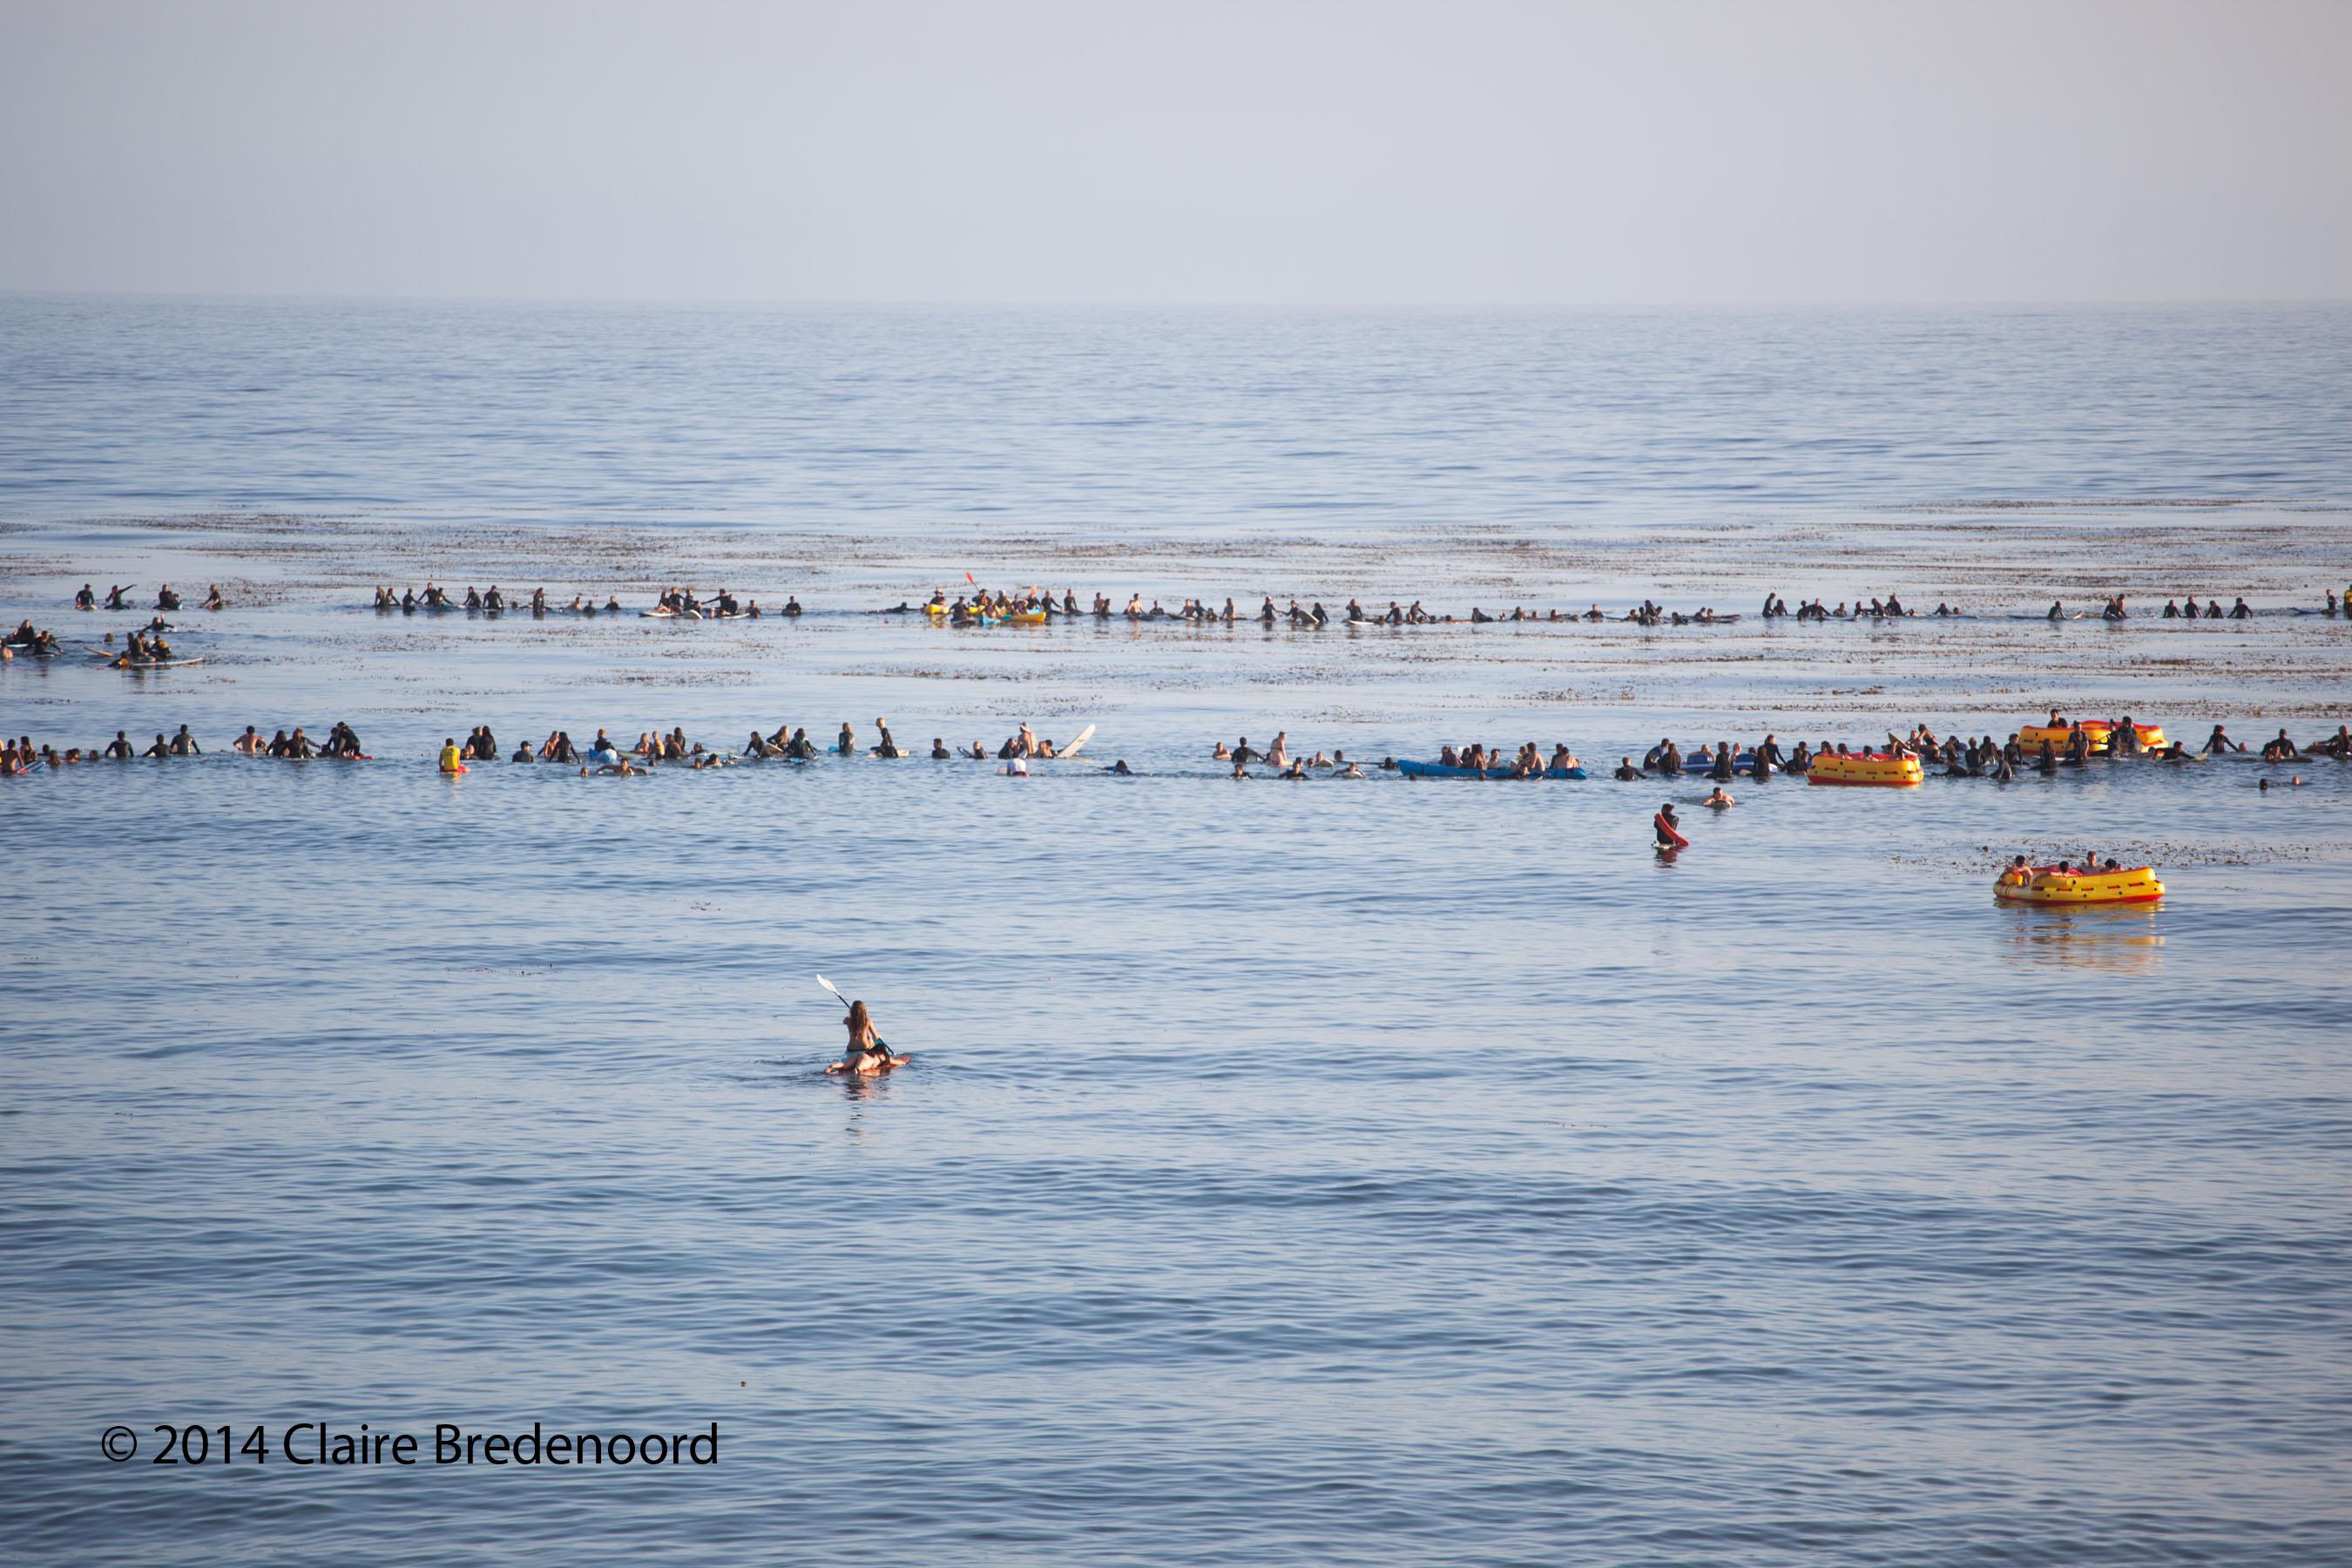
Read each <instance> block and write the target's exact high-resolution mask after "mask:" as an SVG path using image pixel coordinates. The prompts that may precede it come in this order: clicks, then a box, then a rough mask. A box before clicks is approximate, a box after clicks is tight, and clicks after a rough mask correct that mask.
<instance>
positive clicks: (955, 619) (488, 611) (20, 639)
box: [0, 579, 2352, 668]
mask: <svg viewBox="0 0 2352 1568" xmlns="http://www.w3.org/2000/svg"><path fill="white" fill-rule="evenodd" d="M130 594H131V585H130V584H115V585H113V586H111V587H110V588H109V589H108V591H107V592H106V594H105V595H102V596H101V595H100V594H99V593H98V592H97V590H96V588H95V586H94V585H93V584H88V583H85V584H82V586H81V589H80V591H79V593H77V594H76V595H74V599H73V603H74V607H75V608H76V609H79V610H95V609H97V608H99V607H100V605H101V604H103V606H104V607H105V608H107V609H110V610H129V609H136V608H145V607H146V606H143V605H132V604H131V601H130V597H129V595H130ZM225 606H226V599H225V598H224V597H223V596H222V594H221V590H220V586H219V584H210V585H208V587H207V589H206V592H205V597H204V599H203V600H202V601H201V605H200V607H201V608H204V609H206V610H218V609H222V608H224V607H225ZM182 607H183V600H182V598H181V595H179V594H178V593H177V592H175V591H174V590H173V588H172V586H171V585H170V584H164V585H163V587H162V588H160V589H159V590H157V592H156V595H155V600H154V605H153V609H154V611H155V613H156V616H157V619H156V622H155V623H154V624H152V625H151V626H149V627H147V628H146V634H147V636H148V637H150V638H151V639H152V638H154V637H159V636H160V634H161V633H162V632H163V631H165V630H168V629H170V628H169V627H168V626H165V625H164V624H163V622H162V616H163V615H164V614H166V613H169V612H171V611H175V610H178V609H181V608H182ZM374 608H375V609H377V610H379V611H382V612H384V613H387V614H400V615H415V614H418V613H420V612H422V613H435V612H443V611H464V612H467V613H470V614H474V615H480V616H499V615H504V614H506V613H508V612H509V611H512V612H516V613H522V614H529V615H530V616H541V617H543V616H549V615H577V616H599V615H607V616H614V615H621V614H624V613H625V610H624V608H623V605H622V604H621V600H620V598H619V596H618V595H614V594H612V593H609V592H608V593H606V594H605V595H604V596H603V598H602V601H601V602H600V601H599V599H598V597H597V595H594V594H593V593H586V594H583V593H575V594H573V595H572V599H571V602H570V603H569V604H563V605H557V604H552V603H551V602H550V601H549V599H548V596H547V590H546V589H545V588H543V587H540V588H533V589H532V590H531V591H530V595H528V596H527V597H524V598H521V599H520V600H516V599H509V597H508V596H507V595H506V594H505V593H504V592H503V591H502V590H501V589H500V588H499V586H498V584H495V583H493V584H490V585H489V587H488V589H477V588H475V587H474V586H473V585H472V584H467V587H466V589H465V591H464V593H463V594H462V595H460V594H457V593H454V592H452V591H451V590H450V589H448V588H446V587H444V586H442V585H441V584H438V583H436V582H434V581H432V580H430V579H427V580H426V581H425V584H424V586H423V587H422V588H416V587H405V588H401V589H398V590H396V591H395V590H394V588H392V587H391V586H389V585H387V584H378V585H377V586H376V588H375V591H374ZM803 613H804V611H803V606H802V605H801V602H800V599H799V598H798V596H797V595H788V596H787V597H786V599H785V601H784V603H783V605H782V606H781V607H780V608H773V609H771V608H766V607H763V606H762V605H761V604H760V602H759V601H758V600H757V599H754V598H750V597H739V596H738V595H736V594H734V593H733V592H732V591H730V590H729V589H726V588H721V589H719V591H718V592H717V593H715V594H709V595H705V594H701V593H698V591H697V590H696V589H694V588H693V587H692V586H690V585H688V586H671V587H665V588H663V589H662V590H661V592H660V593H659V594H658V595H656V597H655V599H654V602H653V605H652V606H651V607H650V608H647V609H642V610H639V611H638V612H637V614H638V615H639V616H645V617H648V618H657V619H684V620H693V621H702V620H759V619H761V618H764V617H768V616H784V617H787V618H797V617H798V616H801V615H803ZM875 613H876V614H878V615H886V616H896V615H915V614H925V615H928V616H929V617H930V618H931V619H932V620H934V621H936V622H937V623H939V624H940V625H944V626H959V627H965V626H997V625H1002V624H1005V623H1007V622H1011V623H1015V624H1022V625H1036V624H1041V623H1046V622H1051V621H1053V620H1055V619H1062V620H1076V619H1082V618H1084V619H1092V620H1095V621H1098V622H1109V621H1114V620H1125V621H1128V622H1131V623H1136V624H1142V623H1147V622H1177V623H1190V624H1193V625H1200V626H1234V625H1238V624H1255V625H1257V626H1265V627H1274V626H1288V627H1291V628H1294V629H1301V630H1308V631H1318V630H1321V629H1323V628H1324V627H1327V626H1358V627H1361V626H1456V625H1468V626H1491V625H1509V624H1523V623H1528V622H1538V623H1543V624H1568V623H1577V622H1583V623H1591V624H1595V625H1598V624H1601V623H1604V622H1614V623H1618V624H1622V625H1630V626H1647V627H1654V626H1728V625H1731V624H1734V623H1737V622H1738V621H1739V620H1741V619H1742V618H1743V616H1741V615H1740V614H1739V613H1738V612H1731V611H1723V610H1718V609H1717V608H1715V607H1714V606H1712V605H1701V606H1699V607H1698V608H1697V609H1696V610H1687V611H1686V610H1678V609H1668V608H1667V607H1666V606H1664V605H1659V604H1655V603H1654V602H1652V601H1651V600H1648V599H1646V598H1645V599H1643V601H1642V602H1641V603H1640V604H1638V605H1633V606H1631V607H1628V608H1626V609H1623V610H1621V611H1613V612H1612V611H1607V610H1603V609H1602V608H1601V606H1600V605H1598V604H1594V605H1591V606H1589V607H1588V608H1586V609H1584V610H1581V611H1578V610H1563V609H1559V608H1557V607H1553V608H1549V609H1531V608H1529V607H1528V606H1527V605H1513V606H1511V607H1510V608H1508V609H1507V610H1496V611H1490V610H1488V609H1486V607H1485V606H1483V605H1472V606H1471V607H1470V611H1469V613H1468V614H1467V615H1466V616H1457V615H1455V614H1454V613H1453V612H1451V611H1446V612H1442V613H1441V612H1437V611H1433V610H1431V609H1428V608H1427V607H1425V606H1424V605H1423V603H1422V601H1420V600H1418V599H1415V600H1413V601H1412V602H1411V603H1410V604H1407V603H1404V602H1402V601H1399V600H1394V599H1391V600H1390V601H1389V603H1388V604H1387V605H1386V606H1385V607H1381V606H1371V607H1367V606H1366V605H1364V604H1363V603H1362V602H1361V601H1360V600H1357V599H1349V601H1348V603H1347V605H1345V606H1344V607H1343V608H1342V609H1341V610H1339V612H1338V613H1336V614H1335V613H1333V612H1332V611H1331V610H1330V609H1328V607H1327V606H1326V605H1324V604H1323V603H1322V601H1320V600H1316V599H1309V600H1307V601H1306V602H1304V603H1302V602H1301V601H1299V600H1297V599H1295V598H1294V599H1291V600H1289V601H1288V602H1287V603H1286V605H1282V606H1280V607H1277V606H1276V603H1275V600H1274V597H1273V595H1265V596H1264V597H1263V598H1262V599H1261V600H1260V602H1259V604H1258V606H1257V608H1256V609H1255V611H1253V612H1244V611H1243V610H1242V609H1241V608H1240V607H1239V606H1238V605H1236V604H1235V603H1234V600H1232V599H1230V598H1228V599H1226V600H1224V601H1223V604H1222V605H1215V604H1212V603H1211V602H1210V601H1209V600H1207V599H1193V598H1188V599H1185V600H1184V601H1182V603H1181V604H1180V605H1177V606H1176V607H1174V608H1173V609H1171V608H1169V607H1168V606H1167V605H1164V604H1162V603H1161V602H1160V600H1158V599H1153V600H1152V601H1150V603H1149V604H1146V603H1145V601H1144V598H1143V595H1140V594H1135V595H1129V598H1128V600H1127V602H1126V604H1125V605H1118V604H1115V603H1114V602H1113V600H1112V599H1111V597H1110V596H1109V595H1106V594H1096V595H1092V596H1091V599H1090V600H1089V602H1087V604H1085V605H1081V604H1080V603H1079V601H1078V595H1077V591H1076V589H1075V588H1065V589H1064V590H1062V592H1061V593H1060V594H1059V595H1055V593H1054V592H1053V591H1052V590H1051V589H1047V588H1037V587H1031V588H1025V589H1022V590H1019V591H1003V590H995V589H989V588H983V587H980V586H979V585H977V584H974V585H973V586H972V587H971V591H970V592H969V593H964V594H957V595H953V596H952V597H951V596H950V595H949V594H948V592H947V591H946V590H945V589H937V590H934V591H933V593H932V595H931V596H930V598H929V600H927V601H926V602H924V603H923V604H920V605H916V604H912V603H908V602H901V603H899V604H897V605H891V606H890V607H888V608H887V609H884V610H880V611H877V612H875ZM2256 613H2257V612H2256V611H2255V610H2254V609H2253V607H2252V605H2249V604H2247V602H2246V600H2245V598H2244V597H2243V596H2242V595H2239V596H2237V597H2236V598H2234V599H2233V601H2232V602H2231V605H2230V607H2229V608H2228V609H2226V610H2225V609H2223V608H2222V606H2221V600H2220V599H2219V598H2218V597H2208V598H2207V599H2206V600H2205V602H2204V604H2203V605H2202V606H2201V607H2200V605H2199V603H2198V600H2197V596H2196V595H2193V594H2192V595H2182V596H2179V597H2176V598H2171V599H2167V600H2166V601H2165V604H2164V608H2163V609H2162V610H2161V611H2160V612H2157V613H2156V616H2155V618H2158V619H2162V620H2191V621H2195V620H2208V621H2220V620H2230V621H2243V620H2249V619H2252V617H2253V616H2254V615H2255V614H2256ZM2316 613H2318V614H2321V615H2324V616H2328V617H2331V618H2332V617H2336V616H2347V617H2352V585H2347V587H2346V589H2345V591H2344V594H2343V595H2342V596H2341V597H2339V596H2338V595H2337V594H2336V591H2335V590H2334V589H2333V588H2330V589H2328V590H2327V591H2326V598H2325V603H2324V605H2323V606H2322V607H2321V609H2320V610H2319V611H2317V612H2316ZM1966 614H1967V612H1966V611H1964V610H1963V609H1962V608H1961V606H1960V605H1957V604H1948V603H1943V602H1940V601H1939V602H1938V603H1937V605H1936V607H1935V608H1934V609H1932V610H1920V609H1916V608H1914V607H1913V606H1911V605H1906V604H1905V603H1904V602H1903V600H1902V599H1901V597H1900V596H1899V595H1895V594H1893V593H1889V594H1887V595H1885V596H1883V597H1880V596H1873V597H1871V598H1870V599H1868V600H1864V599H1863V598H1861V597H1859V596H1857V597H1856V598H1854V599H1853V601H1851V602H1847V601H1844V600H1841V601H1839V602H1838V604H1837V605H1834V606H1832V605H1828V604H1827V603H1825V602H1824V601H1823V600H1822V599H1820V598H1813V599H1810V600H1805V601H1801V602H1800V603H1799V604H1798V605H1796V606H1795V607H1794V608H1793V609H1792V608H1790V604H1789V601H1788V600H1787V599H1786V598H1784V597H1782V596H1781V595H1779V594H1777V593H1769V594H1767V595H1764V602H1763V605H1762V608H1761V613H1760V618H1761V619H1763V620H1765V621H1767V622H1770V621H1777V620H1783V619H1787V620H1793V621H1795V622H1797V623H1799V624H1804V623H1807V622H1828V621H1863V622H1871V623H1878V622H1885V621H1889V620H1907V619H1914V618H1920V617H1925V618H1927V619H1948V618H1951V617H1954V616H1965V615H1966ZM2147 614H2148V613H2147V612H2146V611H2143V612H2141V615H2142V616H2143V618H2145V617H2147ZM2045 616H2046V618H2047V619H2049V620H2051V621H2053V622H2056V621H2069V620H2084V619H2090V618H2093V617H2092V616H2091V613H2090V612H2087V611H2069V610H2068V609H2067V608H2066V605H2065V604H2064V602H2063V600H2053V601H2052V603H2051V605H2050V608H2049V609H2048V611H2047V612H2045ZM2096 618H2098V619H2100V620H2104V621H2109V622H2115V621H2124V620H2129V619H2131V618H2133V614H2132V611H2131V610H2130V608H2129V607H2128V605H2127V604H2126V598H2125V596H2124V595H2120V594H2118V595H2113V596H2111V597H2109V598H2107V599H2105V601H2104V602H2103V603H2102V605H2101V606H2100V608H2099V610H2098V611H2097V613H2096ZM108 640H109V641H111V640H112V639H111V637H109V639H108ZM60 651H62V649H61V647H60V644H59V640H58V635H57V633H56V631H55V630H54V629H50V628H41V627H37V626H35V625H34V624H33V622H32V621H31V620H30V619H29V618H28V619H26V620H25V621H24V622H23V623H21V624H20V625H19V626H17V628H16V630H15V631H14V632H12V633H10V634H8V635H7V637H5V639H0V659H5V658H16V657H17V656H19V655H28V656H31V657H35V658H46V657H50V656H54V655H56V654H57V653H58V652H60ZM109 658H110V662H111V663H113V664H115V665H117V666H118V667H121V668H148V667H151V666H152V665H156V664H162V663H167V662H172V661H173V659H174V658H176V656H175V655H174V654H173V652H172V650H171V647H170V645H169V644H168V643H163V644H162V645H161V648H160V651H159V650H158V648H157V647H154V646H152V643H140V644H138V645H137V646H134V647H131V649H129V650H128V651H126V652H124V653H121V654H110V655H109Z"/></svg>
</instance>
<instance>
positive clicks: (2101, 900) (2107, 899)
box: [1992, 866, 2164, 904]
mask: <svg viewBox="0 0 2352 1568" xmlns="http://www.w3.org/2000/svg"><path fill="white" fill-rule="evenodd" d="M1992 896H1993V897H1994V898H1996V899H2000V900H2002V901H2003V902H2005V903H2012V904H2152V903H2154V902H2156V900H2158V899H2160V898H2162V897H2164V884H2163V883H2162V882H2159V881H2158V880H2157V879H2156V868H2154V867H2153V866H2134V867H2132V868H2129V869H2127V870H2117V871H2062V870H2060V869H2059V868H2057V867H2055V866H2023V867H2016V866H2013V867H2011V868H2009V869H2008V870H2006V871H2003V872H2002V873H2001V874H2000V880H1998V881H1996V882H1994V883H1993V885H1992Z"/></svg>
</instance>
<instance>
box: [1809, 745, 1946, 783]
mask: <svg viewBox="0 0 2352 1568" xmlns="http://www.w3.org/2000/svg"><path fill="white" fill-rule="evenodd" d="M1922 776H1924V775H1922V774H1921V773H1920V771H1919V759H1918V758H1916V757H1897V756H1892V755H1889V754H1888V753H1886V752H1826V753H1824V754H1823V755H1822V756H1818V757H1815V758H1814V759H1813V760H1812V763H1811V765H1810V766H1809V768H1808V769H1807V771H1806V773H1805V782H1806V783H1807V784H1884V785H1886V786H1888V787H1890V788H1895V789H1900V788H1902V787H1903V786H1904V785H1906V784H1917V783H1918V782H1919V780H1920V779H1921V777H1922Z"/></svg>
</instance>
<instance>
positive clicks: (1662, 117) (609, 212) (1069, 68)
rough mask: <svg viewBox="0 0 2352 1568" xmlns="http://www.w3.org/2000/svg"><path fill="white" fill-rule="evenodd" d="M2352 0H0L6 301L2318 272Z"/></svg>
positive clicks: (1247, 297) (1507, 285) (1538, 291)
mask: <svg viewBox="0 0 2352 1568" xmlns="http://www.w3.org/2000/svg"><path fill="white" fill-rule="evenodd" d="M2347 78H2352V3H2344V0H2314V3H2310V4H2295V3H2283V0H2252V3H2247V0H2239V3H2232V4H2226V5H2223V4H2213V5H2181V4H2166V3H2154V0H2130V3H2122V4H2066V3H2063V0H2034V3H2032V4H2021V5H2006V4H1983V3H1965V4H1964V3H1958V0H1954V3H1946V4H1932V5H1930V4H1904V3H1900V0H1894V3H1889V0H1864V3H1859V4H1843V3H1816V4H1802V5H1795V4H1791V5H1769V4H1625V5H1570V4H1495V3H1484V4H1481V3H1475V0H1474V3H1464V0H1444V3H1435V0H1433V3H1430V4H1384V3H1380V0H1342V3H1331V4H1321V3H1291V0H1249V3H1241V4H1225V3H1215V0H1182V3H1181V4H1180V3H1169V4H1140V3H1133V4H1127V3H1120V0H1072V3H1063V0H1006V3H1003V4H988V3H985V0H968V3H961V4H955V3H950V4H920V3H903V4H902V3H876V0H843V3H841V4H837V5H786V4H745V5H720V4H681V3H678V0H645V3H642V4H630V5H617V4H593V3H582V0H506V3H495V0H493V3H484V0H462V3H448V4H444V3H427V0H402V3H394V4H384V3H371V4H358V3H346V0H321V3H310V0H293V3H274V0H264V3H248V4H215V3H207V0H187V3H180V4H171V3H164V4H148V3H124V0H0V289H136V290H156V291H188V292H230V293H327V294H393V295H458V296H473V295H488V296H510V297H524V298H536V297H590V298H604V297H611V298H643V299H687V300H694V299H741V300H936V301H949V300H991V301H995V300H1001V301H1020V302H1059V301H1068V302H1091V301H1264V302H1293V301H1297V302H1331V303H1374V302H1431V303H1468V304H1484V303H1508V302H1571V303H1573V302H1591V303H1651V302H1661V303H1663V302H1706V301H1720V302H1733V303H1738V302H1756V301H1815V300H1819V301H1855V302H1877V301H1895V300H2152V299H2282V298H2293V299H2320V298H2330V299H2333V298H2343V297H2346V296H2347V295H2352V87H2347Z"/></svg>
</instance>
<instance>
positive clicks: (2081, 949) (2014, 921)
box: [2001, 904, 2164, 974]
mask: <svg viewBox="0 0 2352 1568" xmlns="http://www.w3.org/2000/svg"><path fill="white" fill-rule="evenodd" d="M2001 911H2002V913H2003V914H2005V915H2007V916H2008V917H2009V922H2010V923H2009V930H2008V943H2007V947H2008V951H2007V952H2006V953H2005V954H2004V955H2003V956H2005V957H2006V958H2008V959H2009V961H2010V962H2011V963H2017V964H2021V965H2022V966H2024V967H2027V968H2037V969H2041V968H2063V969H2103V970H2107V971H2110V972H2112V973H2129V974H2145V973H2148V972H2149V971H2151V970H2153V969H2155V968H2156V967H2157V966H2158V963H2159V961H2160V960H2161V958H2162V956H2163V952H2162V950H2163V947H2164V935H2163V933H2162V932H2161V931H2158V929H2157V919H2158V915H2159V914H2160V913H2161V912H2162V910H2161V909H2160V908H2158V907H2152V906H2149V905H2145V904H2110V905H2105V906H2102V905H2097V904H2085V905H2077V906H2074V907H2072V908H2069V907H2064V906H2051V905H2040V906H2036V905H2031V904H2003V905H2002V906H2001Z"/></svg>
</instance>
